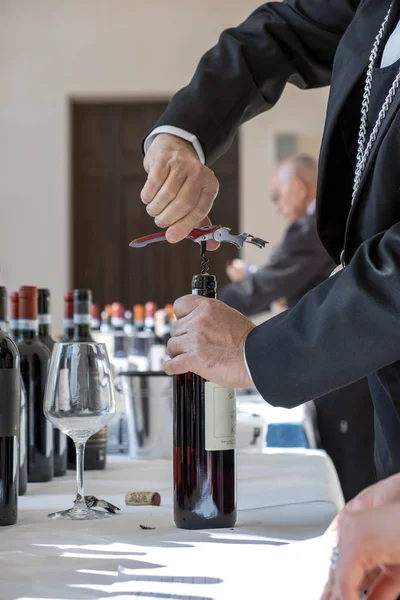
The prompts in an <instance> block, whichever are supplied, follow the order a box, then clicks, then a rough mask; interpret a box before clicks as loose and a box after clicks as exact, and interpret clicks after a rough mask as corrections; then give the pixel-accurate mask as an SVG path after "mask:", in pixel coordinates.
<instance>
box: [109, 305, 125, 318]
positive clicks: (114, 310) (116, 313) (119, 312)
mask: <svg viewBox="0 0 400 600" xmlns="http://www.w3.org/2000/svg"><path fill="white" fill-rule="evenodd" d="M124 315H125V307H124V305H123V304H121V303H120V302H113V303H112V305H111V316H112V318H113V319H123V318H124Z"/></svg>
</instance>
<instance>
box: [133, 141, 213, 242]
mask: <svg viewBox="0 0 400 600" xmlns="http://www.w3.org/2000/svg"><path fill="white" fill-rule="evenodd" d="M143 165H144V168H145V170H146V172H147V173H148V177H147V182H146V184H145V186H144V188H143V190H142V193H141V198H142V201H143V202H144V204H146V205H147V209H146V210H147V212H148V214H149V215H150V216H151V217H154V221H155V224H156V225H157V226H158V227H167V228H168V229H167V232H166V238H167V240H168V241H169V242H179V241H181V240H183V239H184V238H185V237H186V236H187V235H188V233H190V231H192V229H194V228H195V227H203V226H205V225H210V224H211V221H210V220H209V218H208V217H207V215H208V213H209V212H210V210H211V208H212V205H213V203H214V200H215V198H216V196H217V194H218V180H217V178H216V177H215V175H214V173H213V172H212V171H211V169H209V168H208V167H206V166H204V165H203V164H202V163H201V162H200V160H199V158H198V156H197V154H196V152H195V150H194V149H193V146H192V144H190V142H187V141H186V140H183V139H181V138H179V137H176V136H174V135H170V134H166V133H161V134H160V135H157V137H156V138H155V139H154V141H153V143H152V144H151V146H150V148H149V150H148V152H147V154H146V156H145V159H144V162H143ZM207 247H208V249H209V250H213V249H215V248H217V247H218V244H217V243H216V242H208V244H207Z"/></svg>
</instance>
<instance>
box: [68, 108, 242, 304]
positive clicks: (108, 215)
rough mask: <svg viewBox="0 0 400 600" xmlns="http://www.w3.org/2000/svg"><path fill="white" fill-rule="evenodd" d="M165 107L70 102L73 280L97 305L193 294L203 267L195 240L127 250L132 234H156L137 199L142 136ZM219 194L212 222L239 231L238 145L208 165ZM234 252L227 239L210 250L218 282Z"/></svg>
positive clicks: (141, 182) (141, 177)
mask: <svg viewBox="0 0 400 600" xmlns="http://www.w3.org/2000/svg"><path fill="white" fill-rule="evenodd" d="M165 107H166V103H164V102H140V103H73V104H72V110H71V115H72V118H71V121H72V125H71V126H72V145H71V148H72V160H71V163H72V213H73V214H72V240H73V243H72V284H73V287H74V288H90V289H91V290H92V292H93V298H94V301H95V302H97V303H98V304H99V305H100V306H101V307H102V306H104V305H105V304H106V303H110V302H114V301H119V302H122V303H123V304H124V305H125V306H126V307H131V306H132V305H133V304H135V303H144V302H147V301H149V300H151V301H155V302H157V304H158V305H159V306H163V305H164V304H166V303H169V302H173V301H174V300H175V299H176V298H178V297H179V296H182V295H184V294H186V293H190V283H191V278H192V275H193V274H195V273H199V272H200V251H199V247H198V245H197V244H194V243H193V242H190V241H189V240H187V241H186V240H185V241H183V242H181V243H179V244H177V245H171V244H167V243H163V242H160V243H157V244H152V245H150V246H147V247H146V248H142V249H132V248H130V247H129V242H130V241H131V240H133V239H134V238H137V237H140V236H143V235H146V234H148V233H153V232H155V231H157V227H156V226H155V225H154V222H153V220H152V219H151V218H150V217H149V216H148V215H147V213H146V210H145V207H144V205H143V204H142V202H141V200H140V191H141V189H142V187H143V185H144V183H145V181H146V173H145V171H144V169H143V156H142V151H141V140H142V138H143V137H144V136H145V135H146V133H147V132H148V131H149V130H150V129H151V127H152V126H153V125H154V123H155V121H156V120H157V118H158V117H159V116H160V114H161V113H162V112H163V110H164V109H165ZM213 168H214V170H215V173H216V175H217V177H218V178H219V181H220V193H219V196H218V199H217V200H216V202H215V207H214V208H213V210H212V213H211V218H212V220H213V222H214V223H218V224H221V225H224V226H229V227H231V228H232V231H233V232H235V233H239V231H238V222H239V197H238V196H239V192H238V144H237V141H236V142H235V144H234V145H233V146H232V148H231V149H230V150H229V151H228V152H227V153H226V154H225V155H224V156H223V157H222V158H221V159H220V160H219V161H218V162H217V163H215V165H214V166H213ZM235 256H237V250H236V249H235V247H234V246H232V245H230V244H224V245H223V246H222V247H221V248H220V249H219V250H218V251H217V252H216V253H209V257H210V272H211V273H214V274H216V275H217V278H218V285H219V286H220V287H221V286H222V285H223V284H224V283H226V282H227V278H226V274H225V265H226V262H227V261H228V260H231V259H232V258H234V257H235Z"/></svg>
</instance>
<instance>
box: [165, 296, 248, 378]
mask: <svg viewBox="0 0 400 600" xmlns="http://www.w3.org/2000/svg"><path fill="white" fill-rule="evenodd" d="M174 313H175V315H176V317H177V320H176V321H175V323H173V324H172V327H171V338H170V340H169V342H168V354H169V356H170V360H168V361H167V362H166V363H165V367H164V368H165V371H166V373H168V375H176V374H179V373H187V372H189V371H191V372H192V373H196V374H197V375H201V377H204V378H205V379H207V380H209V381H212V382H214V383H216V384H218V385H222V386H224V387H232V388H247V387H251V386H252V385H253V382H252V380H251V378H250V377H249V375H248V373H247V369H246V365H245V360H244V344H245V342H246V339H247V336H248V334H249V333H250V331H251V330H252V329H253V328H254V327H255V326H254V324H253V323H252V322H251V321H249V320H248V319H247V318H246V317H244V316H243V315H242V314H241V313H239V312H237V311H236V310H234V309H232V308H229V307H228V306H226V304H224V303H223V302H220V301H219V300H214V299H212V298H204V297H202V296H196V295H191V296H183V298H179V300H177V301H176V302H175V304H174Z"/></svg>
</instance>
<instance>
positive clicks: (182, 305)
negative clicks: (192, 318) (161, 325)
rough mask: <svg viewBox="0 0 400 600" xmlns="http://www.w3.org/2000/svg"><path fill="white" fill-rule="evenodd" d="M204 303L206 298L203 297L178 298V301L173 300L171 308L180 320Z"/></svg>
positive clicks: (193, 295) (192, 295)
mask: <svg viewBox="0 0 400 600" xmlns="http://www.w3.org/2000/svg"><path fill="white" fill-rule="evenodd" d="M205 301H206V298H204V297H203V296H196V294H191V295H189V296H182V297H181V298H178V300H175V302H174V307H173V310H174V313H175V316H176V318H177V319H181V318H182V317H186V316H187V315H189V314H190V313H192V312H193V311H194V310H196V308H197V307H198V306H199V305H200V304H201V303H202V302H205Z"/></svg>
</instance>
